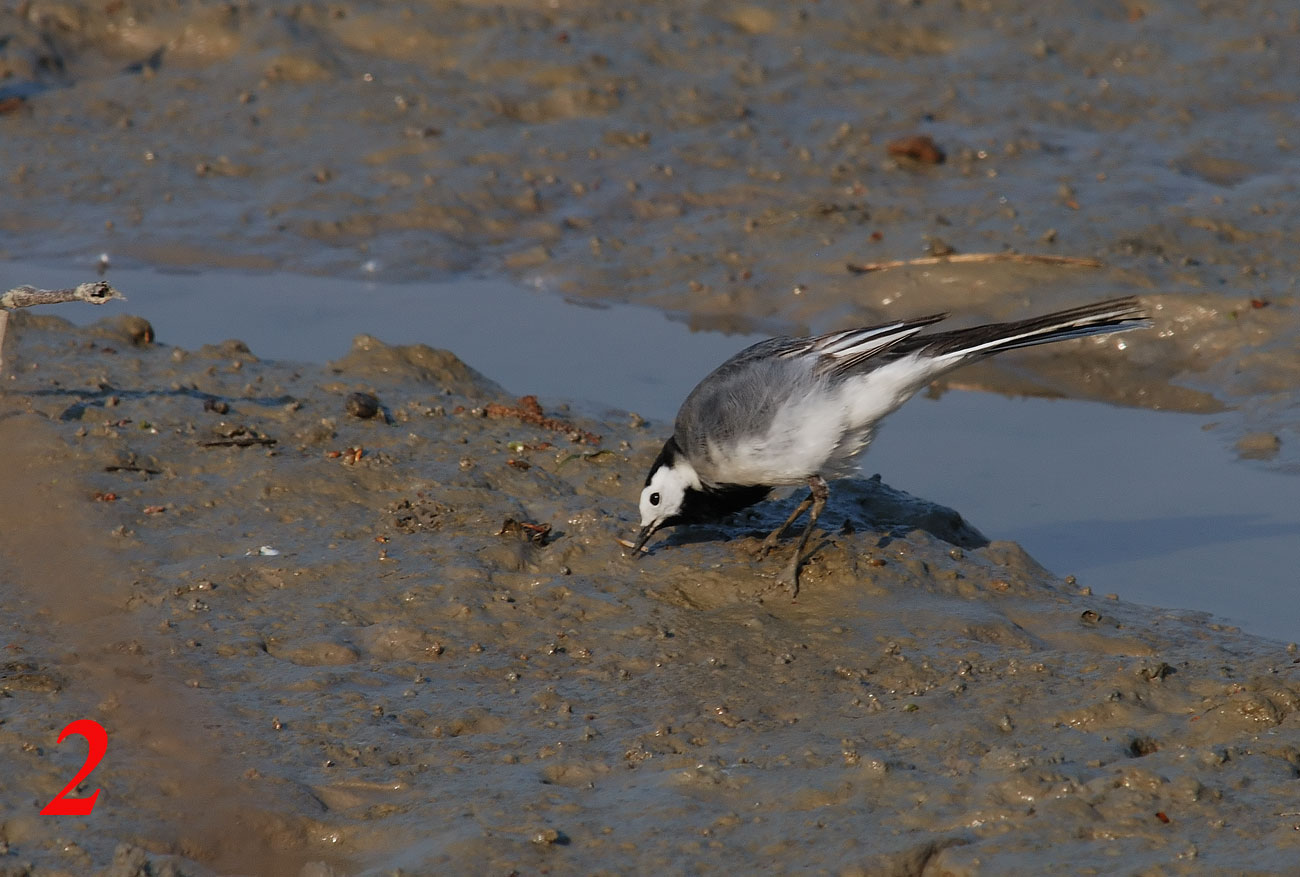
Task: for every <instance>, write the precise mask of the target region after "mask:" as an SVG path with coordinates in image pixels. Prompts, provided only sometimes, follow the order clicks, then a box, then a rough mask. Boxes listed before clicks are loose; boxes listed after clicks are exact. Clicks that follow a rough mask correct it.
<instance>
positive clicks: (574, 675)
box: [0, 314, 1300, 875]
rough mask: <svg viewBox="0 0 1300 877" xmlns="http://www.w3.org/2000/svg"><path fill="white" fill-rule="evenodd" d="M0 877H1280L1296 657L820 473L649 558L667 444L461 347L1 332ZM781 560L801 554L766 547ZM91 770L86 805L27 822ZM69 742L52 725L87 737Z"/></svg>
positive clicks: (1290, 859) (122, 331)
mask: <svg viewBox="0 0 1300 877" xmlns="http://www.w3.org/2000/svg"><path fill="white" fill-rule="evenodd" d="M13 322H14V324H15V325H14V326H13V327H12V329H13V333H12V337H11V339H10V344H9V345H8V346H7V348H6V360H7V363H6V365H7V378H6V380H5V389H6V391H5V395H4V397H3V411H0V446H3V447H4V452H5V460H6V463H5V467H6V468H5V500H6V501H5V502H4V503H3V504H2V505H0V532H3V533H4V537H5V538H4V547H3V550H2V551H0V583H3V584H2V587H3V589H4V590H3V603H4V607H5V613H4V617H3V624H4V629H3V634H2V635H0V641H2V645H0V647H2V648H3V650H4V651H3V654H2V655H0V751H3V752H4V753H5V755H4V757H5V760H6V763H5V770H4V771H3V772H0V777H2V778H0V800H3V801H4V802H5V810H4V814H3V816H2V817H0V869H3V871H0V873H4V874H6V875H27V874H34V875H47V874H81V873H91V872H94V873H107V874H114V875H117V874H124V875H125V874H148V873H152V874H164V873H171V874H195V875H202V874H216V873H221V874H234V873H254V874H272V873H276V874H284V873H301V874H305V875H316V874H328V873H335V874H353V873H373V874H389V873H398V871H399V870H400V872H401V873H409V874H420V873H445V872H448V871H455V872H464V871H473V872H476V873H515V872H518V873H543V872H549V873H648V872H658V871H665V870H678V869H680V868H682V867H690V868H693V869H697V870H710V869H723V868H726V869H736V868H741V869H745V870H748V869H755V868H757V869H764V870H777V871H791V870H802V871H816V872H826V873H837V874H984V873H997V874H1030V873H1043V872H1045V871H1050V870H1052V869H1054V868H1061V867H1071V868H1074V867H1076V866H1079V865H1080V864H1081V863H1086V865H1087V867H1090V868H1093V869H1094V870H1095V871H1097V872H1098V873H1114V872H1116V871H1122V872H1125V873H1164V874H1175V873H1188V874H1190V873H1206V872H1211V873H1215V872H1219V873H1222V872H1225V871H1232V872H1234V873H1242V872H1246V871H1249V872H1251V873H1280V872H1283V871H1285V870H1287V869H1288V868H1289V867H1290V865H1291V864H1292V863H1294V861H1295V857H1296V856H1297V855H1298V854H1300V830H1297V828H1298V827H1300V817H1297V815H1296V810H1295V803H1294V802H1295V795H1296V789H1297V787H1298V786H1297V783H1298V782H1300V779H1298V777H1300V748H1298V747H1297V740H1298V739H1300V735H1297V730H1296V722H1297V721H1300V713H1298V712H1297V710H1298V709H1300V654H1297V653H1296V650H1295V646H1294V645H1291V646H1287V645H1284V644H1282V643H1277V642H1271V641H1267V640H1262V639H1256V638H1252V637H1250V636H1247V635H1244V634H1242V633H1241V632H1240V631H1237V630H1235V629H1233V628H1225V627H1224V626H1222V625H1220V624H1216V623H1215V622H1214V620H1213V619H1212V618H1209V617H1207V616H1204V615H1198V614H1196V613H1190V612H1179V611H1174V610H1156V609H1150V608H1147V607H1138V606H1133V605H1130V604H1126V603H1124V602H1122V601H1119V600H1115V599H1111V598H1107V597H1106V596H1105V595H1100V594H1091V593H1089V592H1087V591H1086V589H1082V588H1080V587H1079V586H1078V585H1075V584H1073V583H1072V582H1070V581H1067V580H1061V579H1059V578H1056V577H1055V576H1053V575H1051V574H1049V573H1048V572H1046V571H1045V570H1043V569H1042V568H1041V567H1040V566H1039V565H1038V564H1036V563H1035V562H1034V561H1033V559H1032V558H1030V557H1029V556H1027V555H1026V554H1025V553H1024V552H1023V551H1022V550H1021V549H1020V548H1019V547H1018V546H1016V545H1014V544H1012V543H1007V542H992V543H990V542H989V541H988V540H987V539H986V538H985V537H984V536H982V535H981V534H980V533H979V531H978V530H977V529H976V528H975V527H973V526H972V525H971V524H970V523H968V522H966V521H965V520H964V519H963V518H962V517H961V516H960V515H959V514H958V513H957V512H955V511H952V510H949V509H944V508H940V507H937V506H934V505H933V504H931V503H927V502H925V501H924V500H922V499H918V498H915V497H910V496H907V495H906V494H903V493H900V492H898V491H896V490H894V489H892V488H891V487H889V486H888V485H886V484H884V483H882V482H881V481H880V480H879V479H878V478H875V479H865V480H862V481H857V482H840V483H837V485H836V488H835V490H833V491H832V494H831V502H830V505H829V506H828V510H827V513H826V515H825V516H824V517H823V527H822V529H820V530H819V533H818V536H817V537H816V540H815V541H816V543H817V544H818V551H817V553H816V555H815V556H814V557H813V559H812V560H811V562H810V563H809V564H808V566H807V568H806V571H805V574H804V582H803V590H802V592H801V593H800V596H799V599H798V600H797V601H795V602H792V601H791V600H790V598H789V596H788V595H787V594H786V593H785V592H784V591H782V590H780V589H779V588H778V587H776V578H777V575H778V573H779V572H780V570H781V568H782V566H783V565H784V561H785V559H786V558H785V556H784V553H783V552H777V553H776V554H775V555H774V556H773V557H770V558H768V559H767V560H765V561H759V560H756V559H755V557H754V555H753V550H754V549H755V548H756V547H757V545H758V544H759V542H760V540H761V537H762V535H763V534H764V533H765V532H766V530H767V529H768V528H770V527H771V526H773V525H774V524H775V523H777V522H779V520H780V519H781V518H782V516H783V514H784V513H785V512H786V511H788V508H789V506H790V504H791V503H792V502H793V501H794V498H789V499H785V500H780V499H778V500H776V501H773V502H769V503H765V504H763V505H760V506H758V507H756V508H755V509H753V510H752V511H751V512H749V513H748V514H747V516H742V517H741V518H739V519H737V520H734V521H731V522H729V523H726V524H720V525H717V526H713V527H704V528H695V529H692V530H684V531H681V532H679V533H678V534H676V535H673V536H670V537H668V538H667V539H665V540H663V541H661V542H656V543H655V544H654V545H653V550H652V551H651V552H650V553H649V554H648V555H646V556H644V557H642V558H640V559H630V558H627V557H625V556H624V549H623V548H622V547H621V546H620V545H619V544H618V542H617V541H616V540H617V539H618V538H619V537H622V536H627V535H629V533H630V531H631V530H632V528H633V526H634V522H633V521H632V520H630V518H629V515H630V514H631V512H630V509H631V507H632V498H633V497H634V496H635V494H636V492H637V489H638V488H639V486H640V484H641V481H642V480H643V478H644V471H645V468H646V467H647V466H648V464H649V462H650V461H651V459H652V458H653V456H654V454H655V453H656V452H657V449H658V446H659V444H660V442H661V439H662V437H661V435H659V433H658V431H657V427H656V425H654V424H647V423H645V422H644V421H642V420H641V419H640V418H635V417H633V416H630V415H626V416H624V415H618V416H615V415H613V414H611V415H610V416H609V417H608V418H606V419H605V420H602V421H593V420H590V419H587V418H583V417H578V416H576V415H575V414H574V413H573V412H570V411H565V410H539V409H538V406H537V405H536V403H535V402H534V401H533V400H530V399H523V400H516V399H511V398H509V397H506V396H505V394H504V393H503V391H501V389H500V388H499V387H497V386H495V385H494V384H492V383H491V382H490V381H488V380H486V379H485V378H483V377H482V376H480V375H478V374H477V373H476V372H475V371H474V370H473V369H472V368H471V367H470V366H468V365H466V364H464V363H462V362H460V361H459V360H458V359H456V358H455V357H454V356H452V355H451V354H449V353H447V352H445V351H434V350H431V349H429V348H422V347H419V346H414V347H389V346H386V345H384V344H383V343H382V342H379V341H376V340H375V339H371V338H367V337H361V338H359V339H358V341H357V343H356V345H355V346H354V349H353V350H352V351H350V352H348V353H347V354H346V355H345V356H343V357H341V358H340V359H338V360H336V361H335V362H333V363H332V364H331V365H329V366H314V365H300V364H292V363H279V362H274V361H268V360H262V359H260V358H259V357H257V356H256V355H255V353H254V352H250V351H249V350H248V349H247V348H246V347H245V346H244V345H243V344H241V343H240V342H238V341H227V342H224V343H220V344H213V345H209V346H207V347H204V348H203V349H200V350H196V351H185V350H181V349H179V348H174V347H170V346H168V345H167V344H166V343H165V339H161V340H160V342H152V343H151V342H149V341H147V340H145V339H146V338H147V337H149V336H150V335H151V334H152V333H149V332H145V331H143V327H142V325H141V321H139V320H138V319H120V318H119V319H110V320H106V321H103V322H101V323H100V324H97V325H95V326H93V327H90V328H89V329H84V330H77V329H74V328H72V327H71V326H70V325H69V324H66V323H65V322H64V321H62V320H60V319H59V318H56V317H33V316H30V315H25V314H20V315H18V316H16V318H15V319H14V321H13ZM787 550H788V549H787ZM74 718H92V719H94V720H96V721H98V722H100V723H101V724H102V725H103V726H104V727H105V728H106V730H107V732H108V739H109V748H108V753H107V756H106V757H105V759H104V761H103V762H102V764H101V765H100V766H99V767H98V768H97V770H96V771H95V772H94V774H93V775H92V776H91V777H90V778H89V779H88V780H87V781H86V782H85V783H83V786H82V788H81V791H80V793H81V794H87V793H89V792H90V791H92V790H93V789H95V788H102V789H103V792H102V793H101V796H100V799H99V801H98V804H97V806H96V809H95V811H94V813H93V815H91V816H89V817H60V818H58V819H57V820H56V819H54V818H52V817H42V816H39V815H37V811H38V810H39V808H40V807H41V806H43V805H44V803H46V802H47V801H48V799H50V798H51V797H53V795H54V794H55V793H56V792H57V791H58V790H59V789H60V787H61V786H62V785H63V784H64V783H66V782H67V781H68V779H69V778H70V777H71V775H72V773H73V772H74V771H75V769H76V767H77V766H78V765H79V763H80V758H81V756H80V754H79V752H80V751H79V750H77V748H76V747H75V746H74V745H72V743H71V741H69V742H65V744H63V745H62V746H55V745H54V742H53V741H54V739H55V737H56V736H57V732H58V731H59V729H60V728H61V727H62V726H63V725H65V724H66V723H67V722H68V721H71V720H72V719H74ZM72 739H76V738H72Z"/></svg>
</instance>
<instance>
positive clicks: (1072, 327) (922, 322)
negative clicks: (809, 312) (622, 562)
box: [635, 297, 1150, 594]
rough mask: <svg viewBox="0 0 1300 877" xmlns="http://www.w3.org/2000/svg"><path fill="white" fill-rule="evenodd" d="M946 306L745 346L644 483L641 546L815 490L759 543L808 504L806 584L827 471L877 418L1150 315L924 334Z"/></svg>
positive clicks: (1082, 314)
mask: <svg viewBox="0 0 1300 877" xmlns="http://www.w3.org/2000/svg"><path fill="white" fill-rule="evenodd" d="M946 316H947V314H932V315H930V316H925V317H919V318H917V319H913V320H902V321H898V322H894V323H886V324H884V325H880V326H871V327H864V328H859V329H849V330H845V331H839V332H830V333H827V334H825V335H818V336H815V337H811V338H772V339H769V340H767V341H761V342H759V343H758V344H755V345H753V346H752V347H749V348H746V349H745V350H742V351H741V352H740V353H738V354H736V355H735V356H733V357H732V358H731V359H729V360H727V361H726V362H724V363H723V364H722V365H720V366H719V367H718V368H717V369H715V370H714V371H713V373H712V374H710V375H709V376H708V377H706V378H705V379H704V380H703V381H701V382H700V383H699V385H698V386H697V387H696V388H695V389H694V390H692V391H691V393H690V395H689V396H687V398H686V401H685V402H684V403H682V407H681V410H680V411H679V412H678V414H677V420H676V424H675V430H674V433H673V436H672V437H671V438H669V439H668V441H667V442H665V443H664V446H663V450H662V451H660V453H659V456H658V458H656V460H655V462H654V464H653V465H652V466H651V467H650V474H649V475H648V476H647V477H646V483H645V488H644V490H642V492H641V503H640V510H641V532H640V534H639V537H638V539H637V541H636V543H635V550H636V551H637V552H639V551H640V550H641V548H642V547H643V546H644V545H645V543H646V541H647V540H648V539H649V538H650V536H651V535H652V534H653V533H655V532H656V531H658V530H660V529H662V528H663V527H668V526H674V525H677V524H687V523H697V522H701V521H706V520H712V519H716V518H719V517H723V516H725V515H727V514H730V513H731V512H735V511H739V510H740V509H743V508H745V507H747V506H750V505H753V504H754V503H756V502H759V501H760V500H762V499H764V498H765V497H766V496H767V495H768V493H769V492H770V491H771V489H772V488H773V487H776V486H779V485H789V484H802V483H806V484H808V486H809V488H810V493H809V496H808V498H807V499H806V500H804V502H803V503H801V504H800V505H799V506H798V507H797V508H796V509H795V511H794V513H793V514H792V515H791V516H790V518H789V519H788V520H787V521H786V522H785V524H783V525H782V526H781V527H779V528H777V530H776V531H774V532H773V533H772V534H771V535H770V536H768V538H767V539H766V540H765V541H764V542H763V547H762V549H761V553H763V554H766V553H767V552H768V551H770V550H771V549H772V548H773V547H775V545H776V544H777V540H779V538H780V536H781V535H782V534H783V533H784V532H785V530H786V529H787V528H788V527H789V526H790V525H791V524H793V523H794V521H795V520H796V519H797V518H798V517H799V516H800V515H801V514H803V512H804V511H805V510H807V509H808V508H809V507H811V508H812V511H811V513H810V515H809V520H808V524H807V526H806V527H805V529H804V531H803V535H802V536H801V538H800V539H799V543H798V546H797V548H796V549H795V554H794V557H793V559H792V560H791V563H790V565H789V567H787V570H786V573H785V575H784V579H785V581H786V584H787V585H788V586H789V587H790V589H791V591H792V592H793V593H795V594H797V593H798V588H799V578H798V576H799V567H800V564H801V561H802V558H801V555H802V553H803V549H804V546H805V545H806V543H807V541H808V537H809V535H810V533H811V532H812V529H813V526H814V525H815V524H816V522H817V518H818V516H819V515H820V514H821V510H822V507H823V506H824V505H825V502H826V497H827V496H828V495H829V488H828V487H827V484H826V480H827V479H833V478H839V477H844V476H846V475H849V474H852V473H853V472H854V471H856V466H857V464H856V457H857V456H858V455H859V454H861V453H862V451H864V450H865V449H866V447H867V445H868V444H870V442H871V439H872V438H873V437H874V435H875V431H876V428H877V425H878V424H879V422H880V421H881V420H882V419H883V418H884V417H885V416H887V415H888V414H890V413H891V412H893V411H894V410H896V409H897V408H898V407H899V406H901V405H902V404H903V403H904V402H906V401H907V400H908V399H909V398H911V397H912V396H913V395H914V394H915V393H916V392H917V391H918V390H920V389H921V388H922V387H924V386H926V385H927V384H928V383H930V382H931V381H933V380H934V379H935V378H936V377H938V376H940V375H942V374H944V373H945V372H948V371H951V370H952V369H955V368H958V367H959V366H962V365H965V364H967V363H970V362H973V361H975V360H978V359H983V358H985V357H987V356H992V355H994V354H996V353H1002V352H1004V351H1007V350H1017V349H1019V348H1022V347H1032V346H1035V345H1038V344H1049V343H1052V342H1055V341H1064V340H1068V339H1071V338H1084V337H1087V336H1090V335H1104V334H1109V333H1113V332H1124V331H1127V330H1130V329H1138V328H1142V327H1144V326H1148V325H1150V323H1149V321H1148V319H1147V315H1146V313H1145V312H1144V311H1143V309H1142V307H1141V305H1140V303H1139V302H1138V301H1137V299H1135V298H1131V297H1130V298H1117V299H1112V300H1110V301H1103V302H1098V303H1096V304H1091V305H1084V306H1082V307H1077V308H1071V309H1069V310H1065V311H1058V312H1056V313H1052V314H1046V315H1044V316H1041V317H1032V318H1030V319H1026V320H1016V321H1014V322H1008V323H993V324H989V325H985V326H975V327H973V328H969V329H956V330H953V331H949V332H935V333H931V334H928V335H923V334H920V333H921V331H922V330H923V329H925V328H926V327H927V326H931V325H933V324H935V323H937V322H939V321H940V320H943V319H944V318H945V317H946Z"/></svg>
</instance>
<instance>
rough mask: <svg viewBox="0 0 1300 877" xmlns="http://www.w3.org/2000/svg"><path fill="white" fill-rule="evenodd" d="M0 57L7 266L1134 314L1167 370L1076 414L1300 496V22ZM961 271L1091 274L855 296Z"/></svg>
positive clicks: (137, 29)
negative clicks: (1208, 447)
mask: <svg viewBox="0 0 1300 877" xmlns="http://www.w3.org/2000/svg"><path fill="white" fill-rule="evenodd" d="M0 37H3V38H2V39H0V110H2V111H0V167H3V169H4V178H3V184H4V197H3V198H2V199H0V256H8V257H9V258H22V259H26V260H41V259H57V260H60V261H66V260H68V259H70V258H72V259H76V260H80V262H81V264H84V265H86V266H87V267H90V266H92V265H93V264H94V263H95V261H96V260H97V259H98V257H99V255H100V254H101V253H103V254H105V255H106V256H108V257H109V259H110V261H111V262H113V263H115V264H148V265H157V266H168V267H171V268H175V269H180V270H185V271H191V270H194V269H196V268H200V267H203V266H218V267H223V268H240V269H247V270H254V271H256V270H270V269H281V270H285V269H287V270H292V271H300V272H309V273H310V272H318V273H329V274H335V275H343V276H370V277H375V278H376V279H382V280H387V281H401V280H408V279H424V278H429V277H431V276H432V277H438V276H455V275H458V274H460V273H462V272H465V271H475V272H488V273H493V274H499V273H502V272H505V273H508V274H510V275H512V276H514V277H516V278H518V279H520V280H522V281H523V282H526V283H528V284H531V285H535V286H537V287H539V288H542V289H547V290H554V291H558V292H561V293H563V294H565V295H568V296H572V297H577V298H584V299H591V300H595V301H609V300H619V301H635V302H640V303H643V304H649V305H653V306H656V307H660V308H663V309H666V310H668V311H672V312H675V313H678V314H681V315H682V318H683V319H686V320H689V321H690V322H691V324H692V325H694V326H700V327H707V328H715V329H722V330H726V331H751V332H753V331H771V332H772V333H775V332H776V331H790V330H798V329H812V330H828V329H831V328H837V327H842V326H847V325H853V324H855V323H870V322H873V321H876V320H879V319H883V318H894V317H898V316H915V315H917V314H921V313H932V312H934V311H936V310H951V311H954V312H955V313H957V314H959V315H961V316H962V317H963V318H965V319H969V320H975V319H980V318H1006V317H1009V316H1012V315H1016V314H1022V313H1024V312H1025V311H1026V310H1034V311H1046V310H1049V309H1051V308H1053V307H1061V306H1066V305H1068V304H1073V303H1077V302H1080V301H1085V300H1089V299H1094V298H1104V297H1107V296H1110V295H1115V294H1122V293H1130V292H1136V293H1140V294H1144V295H1147V296H1148V297H1149V298H1150V299H1151V300H1152V302H1153V307H1155V308H1157V309H1158V310H1159V311H1160V313H1161V314H1162V315H1163V317H1164V319H1163V320H1162V323H1161V330H1160V336H1159V339H1158V340H1151V341H1146V342H1143V345H1142V347H1141V348H1140V350H1139V351H1137V352H1135V354H1134V357H1133V358H1131V359H1126V360H1124V361H1123V366H1122V367H1123V368H1124V369H1125V371H1126V374H1125V381H1124V383H1125V388H1124V390H1123V391H1122V392H1118V393H1115V392H1109V393H1101V394H1098V393H1091V392H1090V391H1089V390H1088V388H1083V390H1082V391H1083V392H1084V394H1085V395H1106V396H1107V397H1108V398H1113V399H1118V400H1120V401H1126V402H1137V403H1139V404H1147V405H1152V406H1161V407H1175V408H1179V409H1184V410H1207V409H1209V408H1213V407H1216V406H1219V405H1229V406H1232V407H1234V408H1236V409H1237V411H1238V412H1239V413H1238V415H1237V419H1236V420H1234V421H1232V422H1230V423H1228V424H1227V425H1225V427H1224V429H1225V433H1224V441H1225V444H1226V445H1231V444H1233V443H1234V442H1236V441H1237V440H1238V439H1239V438H1241V437H1242V436H1244V435H1247V434H1254V433H1265V434H1268V435H1272V436H1274V437H1276V438H1278V439H1279V440H1280V450H1279V453H1278V455H1277V456H1276V459H1275V461H1274V464H1275V465H1277V466H1279V467H1281V468H1287V469H1291V470H1296V471H1300V450H1297V448H1300V433H1298V432H1297V423H1300V393H1297V391H1296V389H1295V388H1296V387H1297V386H1300V346H1298V345H1297V344H1296V338H1297V337H1300V310H1298V309H1297V308H1296V306H1295V304H1296V297H1295V293H1296V280H1295V278H1296V276H1297V273H1298V270H1300V257H1298V256H1300V253H1298V249H1300V207H1297V205H1300V199H1298V198H1297V197H1296V183H1295V180H1296V179H1297V175H1298V174H1300V156H1298V155H1297V150H1296V147H1297V145H1298V144H1296V143H1295V142H1294V141H1295V125H1294V122H1295V114H1294V112H1293V110H1294V107H1295V105H1296V102H1297V100H1300V11H1297V10H1296V9H1295V8H1294V6H1293V5H1292V4H1290V3H1286V2H1277V0H1271V2H1270V0H1258V2H1249V0H1240V2H1214V3H1198V4H1187V3H1181V2H1145V0H1122V2H1120V0H1113V2H1112V0H1097V2H1089V3H1082V4H1080V3H1073V2H1046V3H1043V2H1033V3H1024V2H1016V0H1006V2H992V0H987V2H918V3H897V2H893V0H877V2H869V3H859V2H842V0H823V2H811V3H806V4H793V5H791V4H787V3H777V2H753V3H724V2H712V3H662V4H660V3H656V4H640V5H638V4H625V3H603V2H601V3H595V2H565V3H541V2H527V0H524V2H510V3H504V4H503V3H480V2H444V0H433V2H427V3H421V4H418V5H393V4H388V3H378V2H365V0H357V2H339V3H315V2H307V3H292V4H287V3H253V2H244V0H238V2H222V3H210V2H194V3H178V2H175V0H113V2H110V3H82V2H76V0H69V2H54V0H24V2H22V3H19V4H17V5H13V4H9V5H6V6H5V7H4V8H3V9H0ZM915 135H923V136H929V137H931V138H933V140H934V142H935V144H936V145H937V147H938V150H937V152H927V151H926V150H910V151H908V150H903V153H904V154H898V150H897V149H891V146H893V145H895V144H896V143H897V142H898V141H900V140H903V139H906V138H910V137H913V136H915ZM913 155H916V156H918V157H917V158H913V157H911V156H913ZM939 157H942V158H943V159H944V160H943V161H942V162H941V163H937V164H936V163H932V161H933V159H936V158H939ZM953 250H955V251H956V252H959V253H967V254H969V253H980V252H993V253H996V252H1002V251H1006V250H1013V251H1019V252H1032V253H1042V254H1048V255H1063V256H1069V257H1086V258H1094V259H1097V260H1099V261H1100V262H1101V263H1103V264H1102V267H1094V268H1084V267H1059V266H1041V265H1026V266H1017V265H1006V264H976V265H960V264H949V265H939V266H922V267H915V268H904V269H897V270H888V271H879V272H870V273H867V274H859V273H854V272H851V271H849V270H848V269H847V267H846V266H847V265H849V264H855V265H859V266H861V265H863V264H868V263H872V262H876V261H880V260H884V261H889V260H898V259H907V258H913V257H918V256H924V255H927V254H931V253H946V252H949V251H953ZM21 282H27V281H26V280H25V279H24V280H23V281H21ZM362 329H364V326H363V327H362ZM1039 389H1040V390H1041V391H1043V392H1067V393H1079V392H1080V391H1081V390H1080V388H1079V386H1078V384H1077V382H1073V383H1070V382H1068V381H1067V385H1066V386H1065V387H1061V386H1058V385H1056V383H1054V382H1053V381H1048V383H1047V386H1046V387H1039ZM1138 391H1144V392H1145V393H1147V394H1148V395H1145V396H1143V395H1141V394H1140V393H1139V392H1138ZM611 401H614V400H611Z"/></svg>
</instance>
